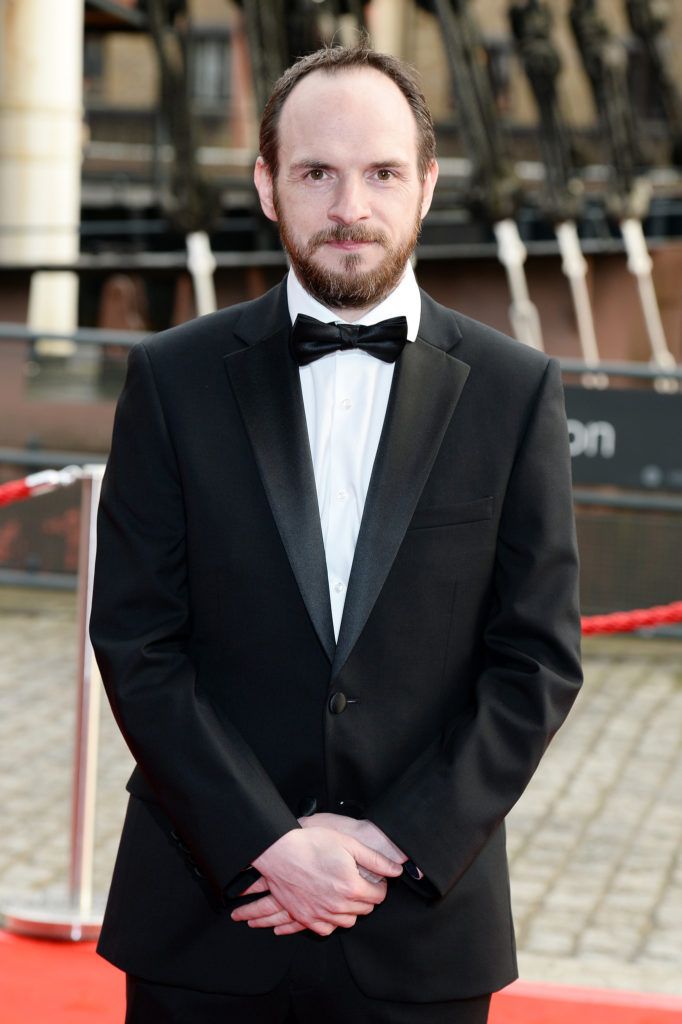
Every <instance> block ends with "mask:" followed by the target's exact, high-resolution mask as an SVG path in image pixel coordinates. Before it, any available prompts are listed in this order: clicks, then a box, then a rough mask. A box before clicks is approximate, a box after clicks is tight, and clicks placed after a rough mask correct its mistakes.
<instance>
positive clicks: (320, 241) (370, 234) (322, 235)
mask: <svg viewBox="0 0 682 1024" xmlns="http://www.w3.org/2000/svg"><path fill="white" fill-rule="evenodd" d="M327 242H375V243H376V244H377V245H381V246H383V248H384V249H386V248H387V247H388V238H387V237H386V235H385V234H384V232H383V231H372V230H370V228H367V227H365V226H364V225H363V224H349V225H348V226H346V227H344V225H343V224H337V225H336V226H335V227H333V228H326V229H325V230H324V231H318V232H316V233H315V234H314V235H313V236H312V237H311V238H310V239H308V245H307V246H306V248H307V250H308V253H313V252H315V250H316V249H319V248H320V246H322V245H326V244H327Z"/></svg>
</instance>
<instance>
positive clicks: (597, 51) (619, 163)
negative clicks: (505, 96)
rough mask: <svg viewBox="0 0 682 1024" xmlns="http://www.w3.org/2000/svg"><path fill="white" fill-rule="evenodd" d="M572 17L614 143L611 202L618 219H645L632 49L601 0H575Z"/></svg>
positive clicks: (596, 99)
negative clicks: (614, 27) (614, 28)
mask: <svg viewBox="0 0 682 1024" xmlns="http://www.w3.org/2000/svg"><path fill="white" fill-rule="evenodd" d="M570 21H571V27H572V29H573V34H574V36H575V41H576V44H577V47H578V50H579V52H580V56H581V59H582V63H583V66H584V68H585V72H586V74H587V77H588V79H589V82H590V86H591V88H592V95H593V97H594V103H595V107H596V109H597V114H598V116H599V120H600V122H601V126H602V129H603V132H604V138H605V141H606V143H607V147H608V162H609V164H610V168H611V175H610V179H611V180H610V187H609V189H608V191H607V195H606V202H607V206H608V208H609V211H610V212H611V213H612V214H613V215H614V216H616V217H617V218H618V220H622V219H623V218H625V217H631V216H635V217H640V218H641V217H642V216H643V214H644V213H645V212H646V209H645V208H644V209H643V208H642V207H641V205H640V196H639V190H638V189H637V188H636V186H637V183H638V181H637V179H638V175H639V173H640V171H641V169H642V166H643V164H644V159H643V156H642V153H641V146H640V143H639V137H638V132H637V126H636V124H635V120H634V117H633V114H632V108H631V106H630V102H629V98H628V57H627V51H626V49H625V46H624V45H623V43H622V42H621V40H619V39H618V38H617V37H616V36H615V35H614V34H613V33H612V32H611V30H610V29H609V27H608V25H607V24H606V22H605V21H604V19H603V18H602V17H601V16H600V14H599V10H598V7H597V0H573V2H572V4H571V10H570Z"/></svg>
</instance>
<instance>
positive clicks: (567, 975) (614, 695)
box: [0, 588, 682, 994]
mask: <svg viewBox="0 0 682 1024" xmlns="http://www.w3.org/2000/svg"><path fill="white" fill-rule="evenodd" d="M76 642H77V641H76V626H75V600H74V596H73V595H72V594H65V593H45V592H39V591H29V590H19V589H10V588H0V837H1V838H0V907H2V906H7V905H8V904H10V903H12V904H16V903H17V901H20V900H22V899H24V898H26V897H30V898H32V899H35V898H39V899H44V900H45V901H46V902H47V904H48V905H49V903H50V901H51V900H56V899H58V898H59V897H62V898H63V897H64V895H65V890H66V879H67V876H68V859H69V850H68V847H69V818H70V790H71V777H72V743H73V726H74V708H75V695H76V685H75V663H76ZM585 646H586V651H585V655H586V656H585V668H586V684H585V687H584V689H583V692H582V694H581V696H580V698H579V700H578V703H577V704H576V707H575V708H574V710H573V712H572V714H571V716H570V717H569V720H568V722H567V724H566V726H565V727H564V728H563V729H562V730H561V732H560V733H559V734H558V736H557V738H556V739H555V741H554V742H553V744H552V745H551V747H550V749H549V751H548V753H547V755H546V757H545V759H544V761H543V762H542V765H541V766H540V769H539V770H538V772H537V774H536V776H535V778H534V779H533V781H532V783H531V785H530V787H529V788H528V790H527V791H526V793H525V794H524V796H523V797H522V799H521V800H520V802H519V803H518V805H517V806H516V807H515V808H514V810H513V811H512V813H511V815H510V818H509V853H510V859H511V864H512V896H513V902H514V910H515V918H516V923H517V931H518V941H519V952H520V964H521V973H522V976H523V977H524V978H526V979H528V980H535V981H550V982H562V983H567V984H577V985H595V986H602V987H618V988H630V989H641V990H648V991H660V992H672V993H678V994H679V993H682V799H681V796H682V657H681V655H682V643H680V642H679V641H677V640H648V639H643V638H633V637H622V638H608V639H607V638H593V639H591V640H590V641H589V643H587V644H586V645H585ZM100 742H101V745H100V759H99V789H98V818H97V838H96V865H95V891H96V892H97V893H99V894H101V895H103V894H104V893H105V892H106V888H107V885H108V880H109V876H110V872H111V867H112V863H113V858H114V855H115V850H116V844H117V840H118V835H119V830H120V826H121V821H122V816H123V811H124V806H125V799H126V795H125V792H124V788H123V787H124V783H125V780H126V778H127V775H128V772H129V770H130V757H129V754H128V752H127V750H126V749H125V747H124V744H123V741H122V740H121V738H120V737H119V735H118V733H117V730H116V727H115V725H114V724H113V720H112V718H111V714H110V712H109V709H108V707H107V706H106V702H105V701H103V709H102V715H101V737H100Z"/></svg>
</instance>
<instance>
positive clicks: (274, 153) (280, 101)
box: [259, 42, 436, 180]
mask: <svg viewBox="0 0 682 1024" xmlns="http://www.w3.org/2000/svg"><path fill="white" fill-rule="evenodd" d="M355 68H374V69H375V70H376V71H380V72H381V74H382V75H386V76H387V78H390V79H391V81H392V82H395V84H396V85H397V86H398V88H399V89H400V91H401V92H402V94H403V96H404V97H405V99H406V100H407V102H408V103H409V105H410V107H411V109H412V113H413V114H414V119H415V122H416V124H417V136H418V145H417V164H418V168H419V174H420V177H421V178H422V180H423V179H424V178H425V177H426V174H427V171H428V169H429V167H430V166H431V164H432V163H433V161H434V160H435V158H436V136H435V132H434V128H433V118H432V117H431V112H430V110H429V108H428V106H427V104H426V100H425V98H424V94H423V93H422V91H421V88H420V86H419V82H418V79H417V72H416V71H415V70H414V68H412V67H411V66H410V65H409V64H406V63H405V62H404V61H401V60H399V59H398V58H397V57H392V56H391V55H390V54H387V53H377V52H376V50H372V49H371V48H370V47H369V46H367V44H366V43H364V42H363V43H361V44H359V45H358V46H325V47H323V48H322V49H321V50H316V51H315V52H314V53H310V54H308V55H307V56H306V57H301V59H300V60H297V61H296V63H295V64H292V65H291V67H290V68H287V70H286V71H285V72H284V74H283V75H282V76H281V77H280V78H279V79H278V80H277V81H276V82H275V85H274V87H273V90H272V93H271V95H270V99H269V100H268V102H267V103H266V104H265V110H264V111H263V117H262V118H261V124H260V140H259V141H260V155H261V157H262V159H263V161H264V162H265V163H266V164H267V166H268V169H269V171H270V174H271V175H272V177H273V179H274V178H276V177H277V172H278V170H279V152H278V149H279V133H278V128H279V120H280V116H281V113H282V107H283V106H284V103H285V100H286V99H287V97H288V96H289V94H290V93H291V91H292V89H293V88H294V86H296V85H298V83H299V82H300V81H301V79H303V78H305V77H306V75H309V74H311V73H312V72H313V71H325V72H327V74H335V73H336V72H338V71H346V70H352V69H355Z"/></svg>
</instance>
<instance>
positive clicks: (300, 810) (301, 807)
mask: <svg viewBox="0 0 682 1024" xmlns="http://www.w3.org/2000/svg"><path fill="white" fill-rule="evenodd" d="M316 811H317V800H316V799H315V797H314V796H302V797H301V799H300V800H299V801H298V806H297V807H296V817H297V818H308V817H310V815H311V814H315V812H316Z"/></svg>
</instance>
